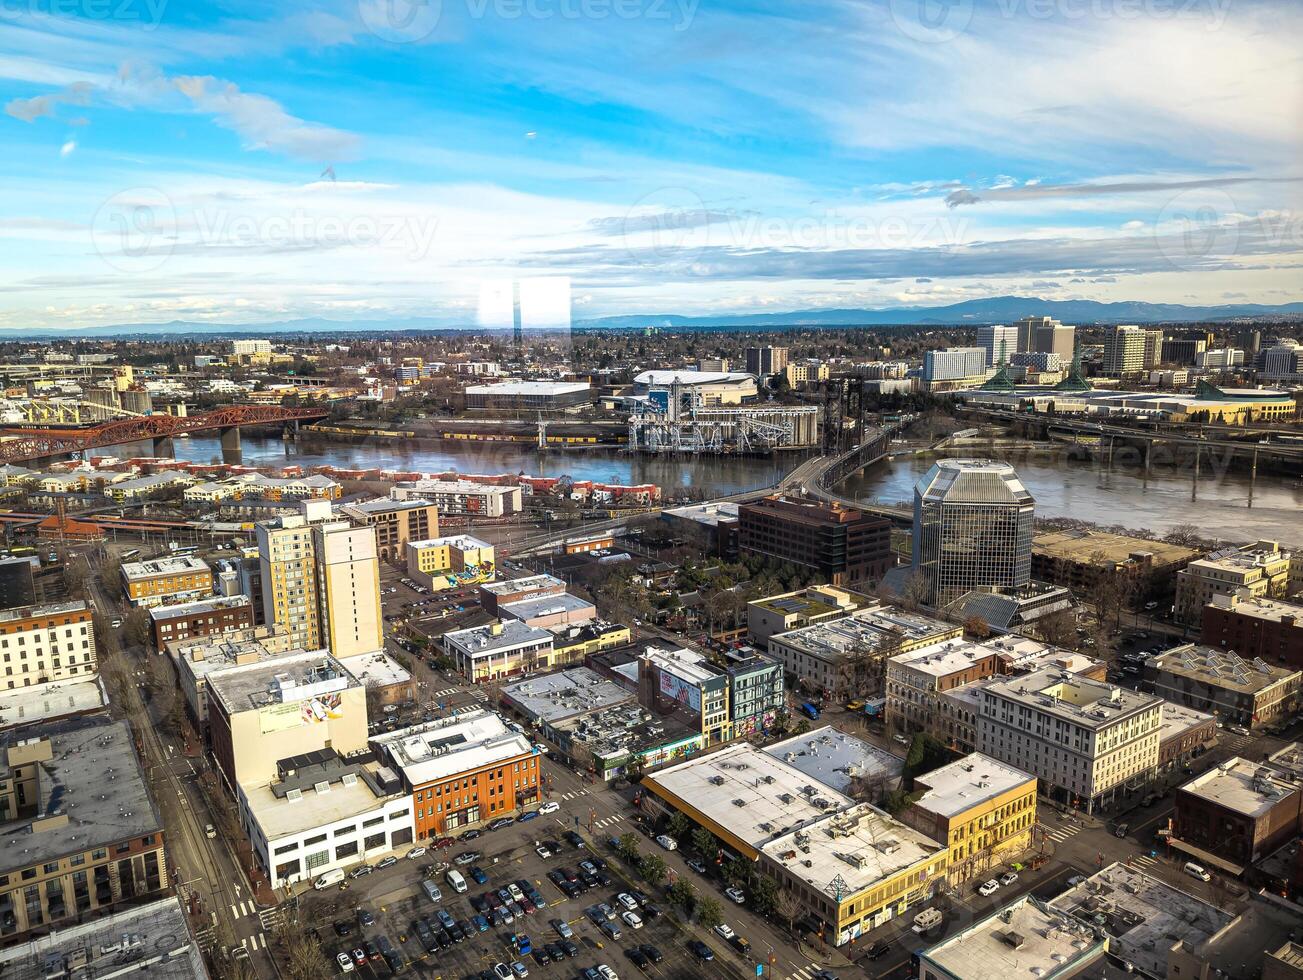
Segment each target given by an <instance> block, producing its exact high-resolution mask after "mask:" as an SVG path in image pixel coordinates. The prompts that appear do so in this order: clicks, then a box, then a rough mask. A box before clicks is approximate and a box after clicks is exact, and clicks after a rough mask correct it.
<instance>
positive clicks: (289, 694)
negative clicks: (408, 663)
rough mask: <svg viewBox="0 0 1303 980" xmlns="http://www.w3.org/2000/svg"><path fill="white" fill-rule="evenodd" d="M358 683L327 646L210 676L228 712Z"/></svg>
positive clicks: (217, 672) (209, 682)
mask: <svg viewBox="0 0 1303 980" xmlns="http://www.w3.org/2000/svg"><path fill="white" fill-rule="evenodd" d="M355 686H358V685H357V682H356V681H355V680H354V678H353V676H352V675H351V674H349V673H348V671H346V670H345V669H344V668H343V666H342V665H341V664H340V662H339V661H338V660H336V659H335V658H334V657H332V656H330V654H328V653H327V652H326V651H325V650H312V651H304V652H301V653H292V654H288V655H286V656H283V657H276V658H275V659H272V660H267V661H263V662H260V663H253V664H240V665H238V666H234V667H231V668H229V669H227V670H222V671H216V672H214V673H211V674H209V676H208V688H209V690H210V691H211V692H212V694H213V696H214V697H216V698H217V699H218V700H220V701H221V702H222V704H223V705H225V706H226V708H227V712H228V713H229V714H235V713H236V712H240V711H254V710H257V709H259V708H265V707H267V706H268V705H273V704H287V703H289V702H292V701H302V700H306V699H308V698H310V697H313V696H315V695H317V694H319V693H334V692H338V691H343V690H345V689H347V688H350V687H355Z"/></svg>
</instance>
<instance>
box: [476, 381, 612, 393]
mask: <svg viewBox="0 0 1303 980" xmlns="http://www.w3.org/2000/svg"><path fill="white" fill-rule="evenodd" d="M590 391H592V386H591V385H589V384H588V383H587V382H586V381H498V382H496V383H493V384H486V385H467V387H466V394H468V395H507V396H511V395H577V394H580V393H583V394H587V393H588V392H590Z"/></svg>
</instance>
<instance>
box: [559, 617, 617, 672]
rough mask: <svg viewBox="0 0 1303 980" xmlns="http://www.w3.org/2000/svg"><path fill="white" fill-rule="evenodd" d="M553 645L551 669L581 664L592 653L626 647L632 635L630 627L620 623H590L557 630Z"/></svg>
mask: <svg viewBox="0 0 1303 980" xmlns="http://www.w3.org/2000/svg"><path fill="white" fill-rule="evenodd" d="M555 632H556V640H554V641H553V644H552V656H551V657H550V658H549V660H548V667H549V668H557V667H564V666H566V665H567V664H579V663H583V662H584V658H585V657H587V656H588V655H589V654H591V653H598V652H600V651H602V650H609V649H611V648H612V647H619V646H624V645H625V644H626V643H628V642H630V640H631V639H632V635H631V634H630V632H629V627H627V626H623V625H621V624H620V623H590V624H588V625H586V626H567V627H563V628H561V629H559V630H556V631H555Z"/></svg>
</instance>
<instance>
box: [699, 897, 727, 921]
mask: <svg viewBox="0 0 1303 980" xmlns="http://www.w3.org/2000/svg"><path fill="white" fill-rule="evenodd" d="M697 921H698V922H700V923H701V927H702V928H703V929H714V928H715V926H717V925H719V924H720V923H722V922H723V921H724V909H723V908H722V907H721V906H720V904H719V902H718V901H717V900H715V899H713V898H703V899H702V900H701V901H700V902H698V903H697Z"/></svg>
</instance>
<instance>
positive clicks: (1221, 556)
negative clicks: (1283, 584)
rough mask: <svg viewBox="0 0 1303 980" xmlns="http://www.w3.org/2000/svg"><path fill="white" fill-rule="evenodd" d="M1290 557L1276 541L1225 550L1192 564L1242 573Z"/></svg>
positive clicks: (1208, 568) (1202, 567)
mask: <svg viewBox="0 0 1303 980" xmlns="http://www.w3.org/2000/svg"><path fill="white" fill-rule="evenodd" d="M1288 556H1289V552H1282V551H1281V550H1280V545H1279V544H1277V543H1276V542H1275V541H1259V542H1256V543H1255V544H1251V545H1246V546H1244V547H1243V548H1223V549H1222V550H1221V551H1214V552H1213V553H1212V554H1210V555H1205V556H1204V557H1203V558H1200V559H1197V560H1196V561H1192V562H1190V564H1191V565H1193V566H1196V567H1197V568H1200V569H1207V570H1211V569H1214V568H1222V569H1226V570H1228V571H1231V570H1234V571H1241V572H1242V571H1245V570H1248V569H1253V568H1261V567H1263V566H1264V565H1268V564H1271V563H1273V562H1277V561H1280V560H1281V559H1282V558H1286V557H1288Z"/></svg>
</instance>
